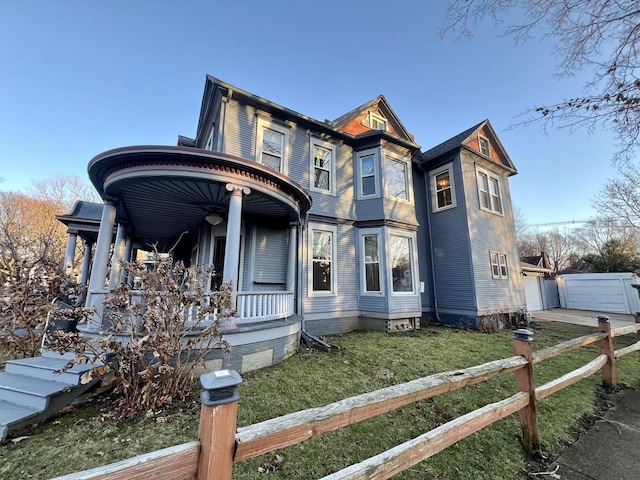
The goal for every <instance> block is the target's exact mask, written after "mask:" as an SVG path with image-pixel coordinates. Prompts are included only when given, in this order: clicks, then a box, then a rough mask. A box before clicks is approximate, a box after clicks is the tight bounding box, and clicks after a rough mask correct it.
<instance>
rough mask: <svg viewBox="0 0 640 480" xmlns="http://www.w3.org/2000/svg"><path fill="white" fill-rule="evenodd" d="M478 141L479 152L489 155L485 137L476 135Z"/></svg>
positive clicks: (487, 142) (487, 141)
mask: <svg viewBox="0 0 640 480" xmlns="http://www.w3.org/2000/svg"><path fill="white" fill-rule="evenodd" d="M478 143H479V144H480V153H482V154H483V155H486V156H487V157H490V156H491V151H490V149H489V140H487V139H486V138H485V137H480V136H478Z"/></svg>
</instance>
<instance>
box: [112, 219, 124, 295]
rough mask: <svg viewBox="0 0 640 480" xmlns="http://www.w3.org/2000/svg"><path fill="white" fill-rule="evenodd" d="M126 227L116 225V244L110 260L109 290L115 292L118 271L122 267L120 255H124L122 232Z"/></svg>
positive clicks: (118, 278) (118, 277)
mask: <svg viewBox="0 0 640 480" xmlns="http://www.w3.org/2000/svg"><path fill="white" fill-rule="evenodd" d="M125 229H126V227H125V226H124V225H123V224H122V223H119V224H118V230H117V232H116V242H115V244H114V246H113V257H112V258H111V275H110V276H109V290H115V288H116V285H117V284H118V280H120V271H121V270H122V265H120V260H122V255H123V253H124V241H125V240H124V232H125Z"/></svg>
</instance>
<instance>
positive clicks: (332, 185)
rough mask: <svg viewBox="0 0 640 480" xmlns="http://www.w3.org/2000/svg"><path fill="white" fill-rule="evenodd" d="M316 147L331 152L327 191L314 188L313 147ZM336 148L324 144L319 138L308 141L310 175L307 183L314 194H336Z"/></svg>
mask: <svg viewBox="0 0 640 480" xmlns="http://www.w3.org/2000/svg"><path fill="white" fill-rule="evenodd" d="M316 146H318V147H320V148H326V149H327V150H331V168H330V170H329V189H328V190H325V189H323V188H318V187H316V186H315V180H316V168H321V169H322V170H326V169H323V168H322V167H318V166H316V164H315V147H316ZM336 150H337V149H336V146H335V145H334V144H332V143H329V142H325V141H323V140H320V139H319V138H314V137H311V138H310V141H309V157H310V162H311V175H310V181H309V189H310V190H312V191H314V192H320V193H327V194H329V195H335V194H336Z"/></svg>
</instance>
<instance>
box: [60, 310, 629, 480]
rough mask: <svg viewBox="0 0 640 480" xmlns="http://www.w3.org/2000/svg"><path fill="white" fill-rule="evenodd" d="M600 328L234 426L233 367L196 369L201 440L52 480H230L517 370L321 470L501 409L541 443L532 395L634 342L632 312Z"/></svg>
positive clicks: (421, 446) (377, 474)
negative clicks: (432, 420)
mask: <svg viewBox="0 0 640 480" xmlns="http://www.w3.org/2000/svg"><path fill="white" fill-rule="evenodd" d="M598 325H599V332H598V333H595V334H592V335H585V336H583V337H579V338H575V339H572V340H569V341H567V342H564V343H561V344H559V345H555V346H553V347H549V348H546V349H544V350H540V351H538V352H535V353H534V352H532V350H531V332H530V331H528V330H516V331H515V332H514V333H515V335H516V336H515V339H514V353H515V356H513V357H510V358H505V359H502V360H496V361H493V362H489V363H485V364H482V365H477V366H473V367H470V368H465V369H462V370H455V371H450V372H443V373H437V374H435V375H429V376H427V377H423V378H419V379H416V380H412V381H410V382H407V383H403V384H400V385H393V386H390V387H387V388H383V389H381V390H376V391H374V392H369V393H365V394H362V395H357V396H355V397H350V398H347V399H344V400H340V401H338V402H334V403H331V404H329V405H326V406H323V407H317V408H311V409H308V410H303V411H299V412H295V413H291V414H288V415H284V416H282V417H278V418H274V419H271V420H267V421H264V422H260V423H257V424H254V425H249V426H247V427H241V428H236V418H237V411H238V398H239V395H238V391H237V385H238V384H239V383H240V382H242V379H241V378H240V375H239V374H237V373H236V372H234V371H228V370H223V371H218V372H213V373H211V374H207V375H203V377H202V378H201V383H202V385H203V387H204V389H205V390H204V391H203V393H202V409H201V416H200V427H199V428H200V430H199V436H200V441H194V442H189V443H185V444H182V445H178V446H175V447H170V448H166V449H163V450H158V451H156V452H152V453H148V454H145V455H140V456H137V457H134V458H130V459H128V460H123V461H121V462H117V463H114V464H111V465H107V466H104V467H98V468H94V469H92V470H86V471H84V472H78V473H73V474H70V475H66V476H64V477H59V478H58V479H57V480H71V479H76V480H80V479H82V480H107V479H108V480H131V479H140V480H142V479H148V478H154V479H158V480H169V479H171V480H173V479H184V478H189V477H195V478H197V480H205V479H206V480H229V479H231V475H232V468H233V464H234V463H235V462H239V461H242V460H246V459H249V458H252V457H256V456H258V455H261V454H264V453H268V452H272V451H274V450H277V449H279V448H283V447H286V446H289V445H294V444H297V443H300V442H302V441H304V440H307V439H309V438H312V437H315V436H317V435H321V434H323V433H325V432H329V431H332V430H336V429H338V428H341V427H345V426H347V425H350V424H353V423H356V422H359V421H362V420H365V419H368V418H371V417H374V416H376V415H380V414H382V413H385V412H388V411H391V410H394V409H396V408H399V407H402V406H404V405H407V404H410V403H413V402H416V401H419V400H423V399H426V398H430V397H434V396H436V395H440V394H442V393H446V392H452V391H454V390H457V389H459V388H462V387H464V386H467V385H473V384H476V383H480V382H484V381H485V380H487V379H489V378H491V377H493V376H495V375H498V374H501V373H507V372H515V376H516V391H517V393H515V394H514V395H512V396H511V397H508V398H505V399H504V400H501V401H499V402H495V403H491V404H488V405H485V406H484V407H482V408H479V409H477V410H474V411H472V412H470V413H467V414H466V415H462V416H461V417H458V418H456V419H454V420H452V421H450V422H447V423H445V424H443V425H441V426H439V427H437V428H435V429H433V430H431V431H429V432H426V433H424V434H422V435H420V436H418V437H416V438H414V439H412V440H409V441H408V442H405V443H403V444H401V445H398V446H396V447H394V448H392V449H390V450H387V451H386V452H383V453H381V454H379V455H376V456H374V457H371V458H369V459H367V460H364V461H363V462H360V463H358V464H354V465H351V466H349V467H347V468H345V469H343V470H341V471H339V472H336V473H333V474H331V475H329V476H326V477H324V478H323V479H322V480H329V479H331V480H334V479H353V480H355V479H371V478H375V479H385V478H391V477H392V476H394V475H396V474H398V473H400V472H402V471H403V470H405V469H407V468H409V467H411V466H413V465H415V464H416V463H418V462H421V461H423V460H425V459H427V458H429V457H431V456H433V455H435V454H436V453H438V452H440V451H442V450H444V449H445V448H447V447H449V446H450V445H452V444H454V443H456V442H458V441H459V440H461V439H463V438H465V437H467V436H469V435H471V434H473V433H475V432H477V431H478V430H480V429H482V428H484V427H486V426H488V425H491V424H492V423H494V422H497V421H498V420H500V419H502V418H505V417H506V416H508V415H511V414H513V413H515V412H518V413H519V416H520V425H521V427H522V443H523V447H524V449H525V450H526V451H527V452H528V453H530V454H532V453H536V452H537V451H538V450H539V446H540V445H539V438H538V426H537V411H536V405H537V401H538V400H540V399H543V398H545V397H547V396H549V395H552V394H554V393H555V392H557V391H559V390H561V389H563V388H565V387H568V386H569V385H572V384H574V383H576V382H578V381H580V380H581V379H584V378H587V377H589V376H590V375H592V374H594V373H595V372H597V371H598V370H602V381H603V384H604V385H605V386H606V387H608V388H615V386H616V358H619V357H622V356H623V355H626V354H629V353H631V352H634V351H638V350H640V333H638V331H639V330H640V316H636V324H635V325H630V326H627V327H622V328H616V329H611V327H610V324H609V321H608V318H607V317H606V316H600V317H598ZM630 333H636V339H637V341H636V343H634V344H632V345H630V346H628V347H625V348H621V349H619V350H614V347H613V337H615V336H619V335H627V334H630ZM595 342H600V354H599V355H598V356H597V357H596V358H595V359H593V360H592V361H590V362H589V363H587V364H586V365H584V366H582V367H580V368H578V369H576V370H573V371H572V372H569V373H567V374H565V375H563V376H561V377H559V378H557V379H555V380H552V381H550V382H547V383H545V384H544V385H540V386H538V387H536V386H535V382H534V377H533V366H534V365H535V364H536V363H539V362H541V361H543V360H547V359H549V358H552V357H555V356H557V355H560V354H562V353H565V352H568V351H571V350H575V349H577V348H580V347H583V346H586V345H589V344H592V343H595Z"/></svg>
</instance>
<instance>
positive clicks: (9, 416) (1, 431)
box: [0, 400, 40, 440]
mask: <svg viewBox="0 0 640 480" xmlns="http://www.w3.org/2000/svg"><path fill="white" fill-rule="evenodd" d="M39 413H40V410H38V409H37V408H31V407H25V406H24V405H18V404H16V403H13V402H7V401H6V400H0V440H4V439H5V438H6V437H7V434H8V433H9V430H10V429H13V428H15V427H16V426H17V425H18V424H20V425H23V424H24V425H27V424H29V423H31V422H32V421H36V420H35V418H34V417H37V415H38V414H39Z"/></svg>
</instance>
